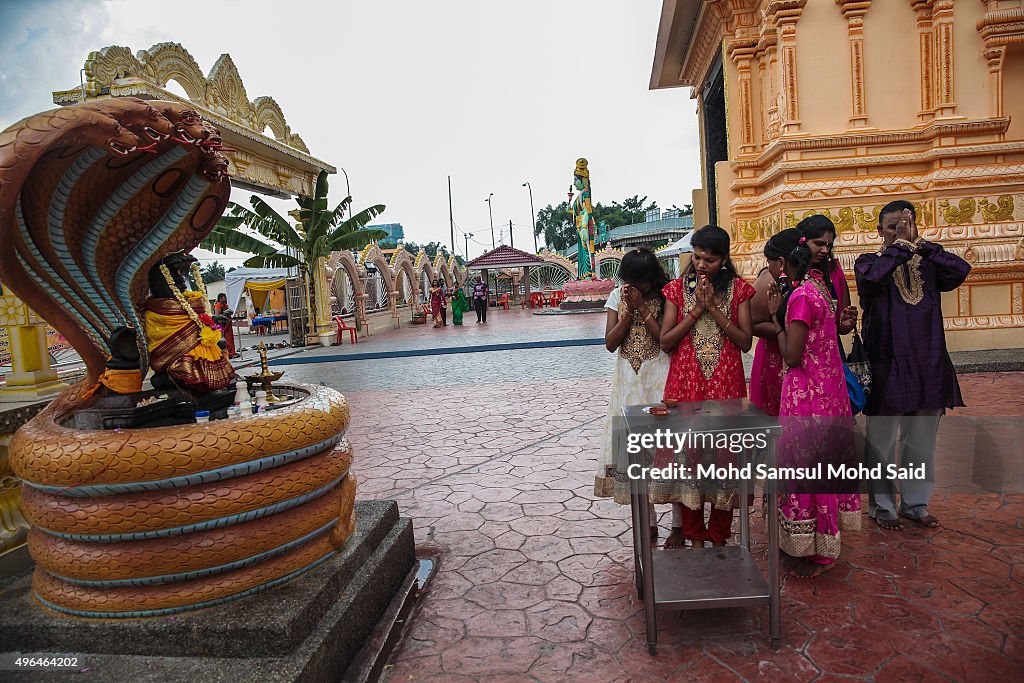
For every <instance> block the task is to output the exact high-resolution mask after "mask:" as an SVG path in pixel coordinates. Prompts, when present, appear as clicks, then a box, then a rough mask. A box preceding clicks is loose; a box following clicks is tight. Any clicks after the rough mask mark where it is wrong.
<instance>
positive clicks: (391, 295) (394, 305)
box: [388, 289, 398, 321]
mask: <svg viewBox="0 0 1024 683" xmlns="http://www.w3.org/2000/svg"><path fill="white" fill-rule="evenodd" d="M388 310H390V311H391V317H392V318H394V319H395V320H396V321H397V320H398V290H395V289H392V290H391V291H390V292H388Z"/></svg>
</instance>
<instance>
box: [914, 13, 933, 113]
mask: <svg viewBox="0 0 1024 683" xmlns="http://www.w3.org/2000/svg"><path fill="white" fill-rule="evenodd" d="M932 2H933V0H911V4H912V5H913V8H914V11H915V12H916V13H917V43H918V68H919V70H920V77H919V79H918V80H919V81H920V82H921V110H920V111H918V112H917V118H918V120H919V121H921V122H927V121H931V120H932V119H933V118H935V32H934V29H933V28H932Z"/></svg>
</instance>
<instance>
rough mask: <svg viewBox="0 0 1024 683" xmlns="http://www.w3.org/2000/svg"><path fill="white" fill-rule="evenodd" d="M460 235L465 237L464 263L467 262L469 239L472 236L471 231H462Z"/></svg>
mask: <svg viewBox="0 0 1024 683" xmlns="http://www.w3.org/2000/svg"><path fill="white" fill-rule="evenodd" d="M462 236H463V237H465V238H466V263H469V239H470V238H471V237H472V236H473V233H471V232H464V233H462Z"/></svg>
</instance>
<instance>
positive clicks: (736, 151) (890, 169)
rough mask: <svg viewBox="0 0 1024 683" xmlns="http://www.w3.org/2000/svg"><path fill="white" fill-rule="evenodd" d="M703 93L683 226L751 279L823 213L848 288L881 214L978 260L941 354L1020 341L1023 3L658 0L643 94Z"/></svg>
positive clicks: (950, 298)
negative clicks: (697, 166)
mask: <svg viewBox="0 0 1024 683" xmlns="http://www.w3.org/2000/svg"><path fill="white" fill-rule="evenodd" d="M679 86H687V87H689V88H690V89H691V93H692V96H693V97H694V98H695V99H696V100H697V111H698V118H699V130H700V135H701V163H702V181H703V186H702V187H701V188H698V189H696V190H694V192H693V207H694V222H695V224H696V225H698V226H700V225H703V224H705V223H716V224H718V225H721V226H722V227H724V228H726V229H727V230H729V231H730V233H731V235H732V237H733V240H734V246H733V254H734V260H735V262H736V265H737V268H738V269H739V270H740V272H741V274H742V275H743V276H744V277H747V278H753V277H754V276H755V275H756V273H757V272H758V270H759V269H760V268H761V266H762V265H763V262H764V258H763V256H762V252H761V250H762V247H763V244H764V241H765V239H766V238H767V237H769V236H771V235H772V234H774V233H776V232H777V231H779V230H781V229H783V228H787V227H792V226H794V225H796V223H797V222H798V221H800V220H801V219H802V218H804V217H805V216H807V215H811V214H814V213H820V214H823V215H827V216H829V217H830V218H831V219H832V221H833V222H834V223H835V224H836V227H837V228H838V232H839V236H838V239H837V241H836V253H837V255H838V258H839V259H840V261H841V263H842V266H843V268H844V270H845V271H846V273H847V276H848V278H849V280H850V285H851V290H852V289H853V288H854V283H853V279H852V271H853V262H854V261H855V260H856V257H857V256H858V255H859V254H861V253H864V252H868V251H873V250H875V249H876V248H877V247H878V245H879V244H880V243H881V239H880V238H879V237H878V235H877V232H876V225H877V223H878V211H879V209H880V208H881V207H882V206H883V205H884V204H886V203H888V202H889V201H891V200H893V199H906V200H909V201H911V202H913V204H914V205H915V207H916V211H917V222H918V226H919V227H920V228H921V232H922V235H923V236H924V237H925V239H929V240H933V241H937V242H939V243H941V244H942V245H943V246H944V247H945V248H946V249H948V250H950V251H952V252H954V253H957V254H959V255H960V256H962V257H963V258H965V259H966V260H967V261H969V262H970V263H971V265H972V266H973V270H972V271H971V275H970V277H969V278H968V280H967V282H966V283H965V284H964V285H963V286H962V287H960V288H959V289H958V290H957V291H954V292H949V293H948V294H946V295H944V301H943V312H944V315H945V327H946V332H947V341H948V343H949V346H950V349H952V350H972V349H993V348H1020V347H1022V346H1024V1H1022V0H884V1H882V0H664V4H663V7H662V15H661V24H660V27H659V30H658V37H657V44H656V47H655V55H654V66H653V70H652V74H651V83H650V87H651V88H652V89H660V88H672V87H679Z"/></svg>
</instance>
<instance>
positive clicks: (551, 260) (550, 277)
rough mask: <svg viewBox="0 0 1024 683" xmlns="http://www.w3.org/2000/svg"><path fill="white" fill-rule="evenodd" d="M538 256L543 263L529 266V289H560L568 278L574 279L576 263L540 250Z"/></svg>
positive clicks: (537, 290) (538, 290) (539, 290)
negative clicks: (532, 266)
mask: <svg viewBox="0 0 1024 683" xmlns="http://www.w3.org/2000/svg"><path fill="white" fill-rule="evenodd" d="M538 257H539V258H540V259H541V260H542V261H544V265H542V266H537V267H534V268H530V289H531V290H533V291H536V292H542V291H551V290H556V289H561V288H562V287H563V286H564V285H565V283H566V282H568V281H569V280H575V279H576V264H574V263H573V262H572V261H570V260H569V259H567V258H566V257H564V256H562V255H560V254H555V253H553V252H550V251H542V252H541V253H540V254H538Z"/></svg>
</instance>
